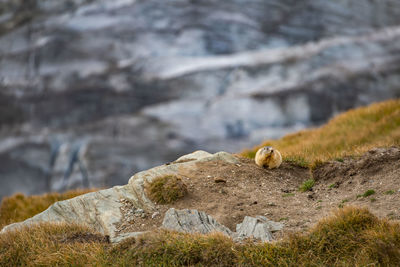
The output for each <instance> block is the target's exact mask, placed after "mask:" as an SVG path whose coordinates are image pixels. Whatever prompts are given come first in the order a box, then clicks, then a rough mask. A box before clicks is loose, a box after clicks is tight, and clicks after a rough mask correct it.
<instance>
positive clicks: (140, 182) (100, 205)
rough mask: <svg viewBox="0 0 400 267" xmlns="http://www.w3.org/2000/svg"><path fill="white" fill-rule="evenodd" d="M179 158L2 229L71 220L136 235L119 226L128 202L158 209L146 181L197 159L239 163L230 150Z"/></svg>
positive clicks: (117, 236)
mask: <svg viewBox="0 0 400 267" xmlns="http://www.w3.org/2000/svg"><path fill="white" fill-rule="evenodd" d="M183 159H185V160H183ZM188 159H190V160H188ZM179 160H181V161H182V162H181V163H171V164H168V165H162V166H158V167H155V168H152V169H150V170H147V171H143V172H139V173H137V174H135V175H134V176H132V177H131V179H130V180H129V183H128V184H127V185H124V186H115V187H113V188H110V189H105V190H100V191H98V192H92V193H88V194H85V195H81V196H78V197H75V198H72V199H69V200H65V201H59V202H56V203H54V204H53V205H52V206H50V207H49V208H48V209H47V210H45V211H44V212H42V213H40V214H37V215H36V216H34V217H32V218H30V219H27V220H25V221H24V222H21V223H14V224H11V225H9V226H6V227H4V229H3V230H2V231H3V232H4V231H9V230H11V229H13V228H16V227H19V226H23V225H29V224H32V223H37V222H68V223H78V224H83V225H87V226H89V227H91V228H92V229H94V230H96V231H99V232H100V233H102V234H104V235H109V236H110V240H111V241H112V242H117V241H120V240H122V239H123V238H126V237H130V236H132V235H133V236H134V235H136V234H137V232H136V231H131V232H123V231H121V227H120V225H123V224H124V223H125V222H127V221H128V220H127V216H126V214H125V213H126V210H125V211H124V207H125V206H126V203H129V205H128V207H130V208H131V209H132V211H135V210H137V209H141V210H142V211H143V212H145V211H146V212H148V213H152V212H155V211H156V207H155V204H154V203H152V202H151V201H150V200H149V199H148V198H147V196H146V193H145V191H144V184H145V183H151V181H152V180H154V179H155V178H157V177H160V176H164V175H179V173H180V172H185V169H186V168H189V169H190V168H194V167H195V164H196V162H201V161H210V160H224V161H226V162H229V163H237V162H238V160H237V159H236V158H235V157H234V156H232V155H230V154H229V153H226V152H219V153H216V154H214V155H212V154H210V153H207V152H205V151H196V152H194V153H192V154H189V155H186V156H184V157H182V158H180V159H178V162H179ZM128 212H129V211H128ZM133 220H134V218H133ZM128 223H129V221H128Z"/></svg>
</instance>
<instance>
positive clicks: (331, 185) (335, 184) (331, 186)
mask: <svg viewBox="0 0 400 267" xmlns="http://www.w3.org/2000/svg"><path fill="white" fill-rule="evenodd" d="M337 187H338V185H337V183H334V184H330V185H329V188H330V189H332V188H337Z"/></svg>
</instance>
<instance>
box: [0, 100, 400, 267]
mask: <svg viewBox="0 0 400 267" xmlns="http://www.w3.org/2000/svg"><path fill="white" fill-rule="evenodd" d="M399 128H400V100H391V101H386V102H382V103H377V104H373V105H371V106H368V107H363V108H359V109H356V110H351V111H349V112H346V113H343V114H340V115H339V116H337V117H335V118H334V119H332V120H331V121H330V122H328V123H327V124H326V125H323V126H321V127H320V128H317V129H310V130H306V131H302V132H299V133H296V134H291V135H288V136H285V137H283V138H282V139H279V140H276V141H268V142H266V143H265V144H267V145H273V146H274V147H276V148H278V149H279V150H280V151H281V152H282V154H283V156H284V162H283V164H282V166H281V167H280V168H279V169H276V170H266V169H262V168H260V167H258V166H256V165H255V164H254V162H253V160H252V159H249V158H246V157H242V156H243V155H250V156H251V155H252V154H254V151H255V149H256V148H255V149H253V150H248V151H246V152H243V153H242V156H239V155H236V156H233V155H230V154H228V153H225V154H224V153H219V154H218V153H217V154H214V155H211V154H208V153H206V152H196V153H197V154H196V153H192V154H189V155H186V156H184V157H181V158H180V159H178V160H177V161H175V162H171V163H167V164H164V165H162V166H159V167H156V168H153V169H151V170H148V171H145V172H142V173H138V174H135V176H133V177H132V178H131V179H130V181H129V184H128V185H126V186H123V187H117V188H113V189H107V190H102V191H98V192H95V193H91V194H88V195H87V197H85V196H86V195H81V196H80V197H78V198H75V199H71V202H68V201H69V200H67V201H64V202H62V203H63V204H61V203H60V204H59V205H58V206H52V207H51V208H50V209H49V210H47V211H46V212H47V213H46V214H45V215H43V216H42V217H40V216H41V215H40V214H39V215H38V216H36V217H35V218H36V219H35V220H33V221H32V222H40V221H42V223H41V224H39V225H36V226H27V224H24V225H25V226H24V227H25V228H22V230H17V231H8V232H5V233H4V232H3V233H1V234H0V265H7V264H11V265H14V266H18V265H24V264H27V265H35V264H37V265H40V264H45V265H46V264H47V265H48V264H51V265H55V264H60V265H70V264H77V265H87V264H88V265H93V266H99V265H101V266H112V265H115V264H117V265H121V266H125V265H157V264H165V265H195V264H200V265H218V266H232V265H242V266H249V265H269V266H276V265H285V266H287V265H289V266H298V265H304V266H310V265H317V266H321V265H325V266H326V265H329V266H355V265H356V266H365V265H391V266H394V265H398V264H399V263H400V249H399V247H400V224H399V221H400V213H399V211H398V203H399V200H400V199H399V198H400V188H399V184H400V171H399V170H400V148H399V146H400V142H399V141H400V138H399V137H400V131H399V130H400V129H399ZM196 157H197V158H196ZM169 173H174V175H175V176H176V177H178V180H176V181H178V183H172V182H169V181H172V180H171V177H174V176H168V177H169V178H168V179H167V181H166V182H165V185H168V186H164V185H162V186H161V187H153V188H156V189H155V190H159V191H158V192H157V191H156V192H155V193H158V194H156V195H154V194H152V193H151V192H152V191H151V190H153V189H150V187H148V186H147V185H146V184H150V185H151V184H154V183H155V181H158V180H157V179H158V177H160V174H163V175H164V176H165V174H169ZM130 188H135V191H134V192H135V193H133V191H129V190H130ZM157 188H158V189H157ZM160 188H161V190H160ZM113 190H114V191H115V192H116V193H117V194H114V193H113ZM141 190H142V191H141ZM149 190H150V191H149ZM163 190H164V191H163ZM177 191H178V192H183V193H182V194H177ZM141 192H143V194H144V195H147V196H148V197H149V198H150V199H151V201H152V202H153V203H147V202H146V201H149V200H148V199H147V197H146V196H143V195H142V193H141ZM69 194H71V193H69ZM78 194H79V193H78ZM130 194H133V195H130ZM89 196H90V197H89ZM121 196H124V198H122V199H121ZM150 196H155V197H158V198H157V200H156V201H155V200H154V198H153V197H150ZM116 197H117V198H116ZM160 197H161V198H160ZM60 198H62V197H60V196H58V197H57V200H58V199H60ZM65 198H67V197H64V199H65ZM114 198H115V200H118V201H119V202H121V203H122V204H121V205H120V206H118V205H117V206H115V205H116V204H112V205H111V204H107V203H110V202H109V201H112V203H115V201H114ZM129 198H131V199H132V201H127V200H128V199H129ZM34 199H36V200H35V201H36V203H37V202H38V200H39V199H40V197H39V196H38V197H35V198H34ZM43 199H46V201H48V199H51V197H49V196H44V197H43ZM54 200H56V199H54ZM74 201H75V202H74ZM86 201H87V202H86ZM94 201H96V202H98V203H100V204H99V205H101V206H104V205H103V204H101V203H105V204H106V207H105V208H104V207H103V208H102V209H97V208H96V206H92V205H93V202H94ZM118 201H117V202H118ZM163 201H164V202H165V203H163ZM21 203H23V204H24V206H21ZM34 203H35V202H34V201H29V199H25V197H24V196H22V195H17V196H14V197H10V198H5V199H4V200H3V202H2V205H1V207H0V212H1V214H0V220H1V221H0V226H2V225H5V224H6V223H10V222H12V221H17V220H21V219H25V218H26V217H28V216H29V215H28V214H29V211H31V214H30V216H33V215H34V213H36V212H39V210H37V209H34V208H35V207H34V206H35V204H34ZM47 203H48V205H50V204H51V201H50V202H47ZM137 203H141V204H140V205H141V207H142V208H143V210H142V216H139V217H138V216H137V217H135V216H134V217H130V216H131V215H130V211H129V210H135V209H136V210H137V205H138V204H137ZM146 203H147V204H146ZM161 203H163V204H161ZM30 204H31V206H30ZM41 205H43V204H41ZM10 207H19V209H20V211H19V213H18V214H19V215H18V217H17V215H16V213H14V211H13V210H12V208H10ZM59 207H62V209H59ZM97 207H98V206H97ZM114 207H116V209H117V210H113V208H114ZM118 207H119V208H118ZM171 207H174V208H176V209H197V210H201V211H204V212H206V213H207V214H209V215H211V216H212V217H213V218H215V219H216V220H217V221H218V222H220V223H221V224H223V225H225V226H227V227H228V228H229V229H230V230H231V231H234V230H235V225H236V224H238V223H241V222H242V221H243V219H244V218H245V216H253V217H256V216H259V215H262V216H266V217H267V218H268V219H269V220H272V221H274V222H280V223H282V224H283V225H284V228H283V230H280V231H276V232H273V238H274V239H275V241H274V242H272V243H266V244H263V243H257V242H253V241H252V240H247V241H243V242H239V243H234V242H233V241H232V240H231V239H230V238H228V237H226V236H224V235H223V234H209V235H200V234H195V235H190V234H185V233H176V232H171V231H166V230H158V228H159V226H160V225H161V223H162V219H163V216H162V214H164V213H165V212H166V211H167V210H168V209H169V208H171ZM43 208H44V207H41V209H43ZM24 209H26V212H25V213H24V212H23V210H24ZM68 209H72V210H71V211H68ZM367 209H368V210H367ZM332 210H336V211H335V213H334V214H333V215H332V214H331V212H332ZM94 211H95V212H96V213H100V214H101V213H103V212H104V214H105V213H107V214H112V216H113V217H114V219H115V217H118V216H120V217H121V220H120V221H119V223H117V224H116V223H115V220H114V219H113V221H108V220H109V219H108V218H105V217H104V218H103V217H101V216H100V217H96V218H97V219H98V220H104V221H101V223H100V222H96V223H95V224H93V225H91V224H90V222H92V223H93V217H91V215H90V214H91V212H94ZM52 212H56V214H57V216H58V217H57V218H58V219H57V220H58V221H60V222H61V224H55V225H54V224H49V223H46V220H43V219H41V218H51V217H52V216H55V215H52V214H53V213H52ZM63 212H65V216H66V217H62V216H63V215H62V213H63ZM82 212H85V213H87V214H82ZM21 214H24V215H23V216H21ZM93 214H94V213H93ZM143 214H144V215H143ZM155 214H158V215H156V216H154V215H155ZM59 216H61V217H59ZM71 218H73V219H71ZM132 218H133V219H132ZM63 221H64V222H63ZM66 222H68V224H67V225H66V224H65V223H66ZM71 222H75V224H71ZM317 222H318V223H317ZM82 223H84V224H86V225H87V226H85V227H84V226H82ZM108 223H109V224H110V226H107V227H108V228H107V227H106V225H107V224H108ZM76 224H79V225H76ZM100 224H101V225H102V226H99V225H100ZM94 226H95V227H94ZM102 227H106V228H102ZM110 229H113V231H114V230H115V234H111V235H110V236H109V234H107V236H105V232H107V231H109V230H110ZM142 231H155V232H154V233H148V234H145V235H143V236H140V237H137V238H127V239H125V240H124V241H122V242H120V243H119V244H118V245H114V244H110V242H109V241H110V240H109V238H111V241H112V240H119V239H118V238H120V237H123V236H124V235H126V234H129V233H132V232H142ZM15 240H17V242H15ZM254 241H255V240H254ZM38 244H45V246H44V249H42V248H40V249H39V246H38Z"/></svg>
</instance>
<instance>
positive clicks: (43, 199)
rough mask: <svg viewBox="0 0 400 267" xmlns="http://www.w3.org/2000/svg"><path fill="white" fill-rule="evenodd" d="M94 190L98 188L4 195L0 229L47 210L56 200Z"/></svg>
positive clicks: (0, 207)
mask: <svg viewBox="0 0 400 267" xmlns="http://www.w3.org/2000/svg"><path fill="white" fill-rule="evenodd" d="M93 191H96V190H95V189H90V190H87V189H86V190H71V191H67V192H65V193H48V194H44V195H39V196H25V195H24V194H21V193H18V194H15V195H13V196H11V197H4V198H3V200H2V201H1V205H0V229H1V228H3V227H4V226H5V225H7V224H10V223H14V222H20V221H23V220H26V219H28V218H30V217H32V216H34V215H36V214H38V213H40V212H42V211H44V210H46V209H47V208H48V207H49V206H50V205H51V204H53V203H54V202H57V201H60V200H66V199H70V198H73V197H76V196H79V195H82V194H85V193H88V192H93Z"/></svg>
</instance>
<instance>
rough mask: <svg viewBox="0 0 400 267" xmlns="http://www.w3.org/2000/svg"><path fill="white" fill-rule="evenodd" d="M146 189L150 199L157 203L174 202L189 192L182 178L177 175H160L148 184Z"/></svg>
mask: <svg viewBox="0 0 400 267" xmlns="http://www.w3.org/2000/svg"><path fill="white" fill-rule="evenodd" d="M145 190H146V193H147V196H148V197H149V199H150V200H151V201H153V202H154V203H157V204H170V203H173V202H175V201H176V200H178V199H180V198H183V197H184V196H185V195H186V194H187V192H188V191H187V187H186V185H185V183H184V182H183V181H182V179H180V178H179V177H177V176H175V175H166V176H161V177H158V178H156V179H154V181H152V182H151V183H150V184H146V186H145Z"/></svg>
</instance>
